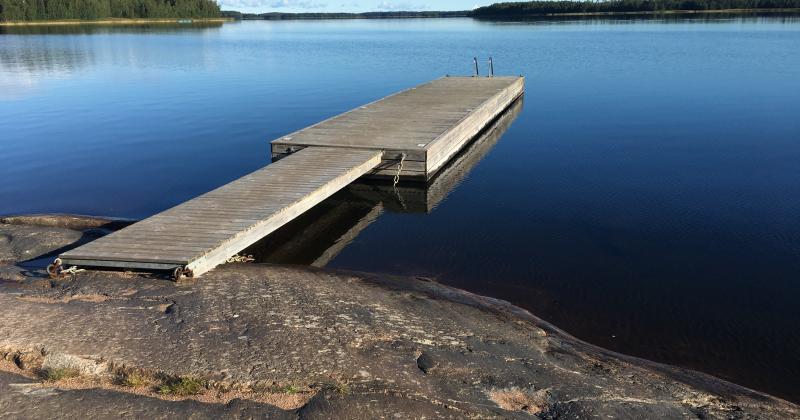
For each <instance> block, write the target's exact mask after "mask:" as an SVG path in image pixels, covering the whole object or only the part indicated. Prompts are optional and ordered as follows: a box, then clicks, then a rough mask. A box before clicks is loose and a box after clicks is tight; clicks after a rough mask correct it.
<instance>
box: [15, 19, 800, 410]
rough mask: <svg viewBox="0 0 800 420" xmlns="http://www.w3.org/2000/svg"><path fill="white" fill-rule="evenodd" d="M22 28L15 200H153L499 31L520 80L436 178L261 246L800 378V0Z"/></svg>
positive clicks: (371, 187) (47, 204) (322, 213)
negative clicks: (689, 15)
mask: <svg viewBox="0 0 800 420" xmlns="http://www.w3.org/2000/svg"><path fill="white" fill-rule="evenodd" d="M3 32H4V33H3V34H2V35H0V127H2V135H0V146H2V153H0V174H1V175H2V179H3V182H2V183H0V214H10V213H38V212H63V213H78V214H92V215H105V216H117V217H133V218H142V217H147V216H149V215H151V214H154V213H156V212H158V211H160V210H163V209H166V208H168V207H171V206H173V205H175V204H178V203H180V202H183V201H185V200H187V199H190V198H192V197H194V196H197V195H199V194H201V193H203V192H206V191H208V190H210V189H212V188H214V187H217V186H219V185H222V184H224V183H226V182H229V181H231V180H233V179H236V178H238V177H240V176H242V175H244V174H246V173H248V172H250V171H252V170H254V169H257V168H259V167H261V166H263V165H265V164H268V163H269V160H270V158H269V147H268V140H271V139H274V138H277V137H279V136H281V135H283V134H286V133H288V132H291V131H293V130H296V129H299V128H302V127H305V126H308V125H310V124H313V123H315V122H317V121H319V120H321V119H324V118H327V117H329V116H332V115H335V114H337V113H340V112H343V111H346V110H348V109H350V108H353V107H355V106H358V105H361V104H363V103H366V102H369V101H372V100H375V99H377V98H380V97H382V96H385V95H387V94H390V93H393V92H395V91H397V90H400V89H404V88H407V87H409V86H412V85H415V84H418V83H422V82H425V81H428V80H430V79H433V78H436V77H440V76H442V75H444V74H448V73H449V74H469V73H470V72H471V61H472V57H473V56H478V57H480V58H481V62H482V63H485V59H486V58H488V56H489V55H492V56H494V59H495V70H496V72H497V73H498V74H524V75H525V76H526V77H527V80H526V83H527V89H526V95H525V98H524V103H518V104H517V105H516V106H515V108H514V109H512V112H511V113H510V114H511V115H508V116H507V117H506V118H505V119H501V121H499V122H498V127H495V131H493V133H494V134H491V133H490V135H486V136H484V138H483V140H480V139H479V143H477V144H476V145H474V147H473V148H472V149H471V150H468V151H467V152H465V154H464V155H462V161H461V163H460V166H455V167H454V168H453V170H452V171H451V172H449V173H444V174H442V176H440V177H439V178H437V181H438V184H436V185H435V186H434V187H435V188H432V189H427V190H426V189H424V188H420V187H419V186H415V185H402V186H401V188H400V189H399V190H398V191H399V193H396V192H394V191H393V190H392V189H391V188H387V186H386V185H383V184H368V183H367V184H364V183H362V184H359V185H356V186H354V187H353V188H351V189H348V190H346V191H343V192H342V193H340V194H337V195H336V196H334V197H333V198H331V199H330V200H328V201H327V202H325V203H323V204H322V205H320V206H319V207H318V208H315V209H313V210H312V211H311V212H310V213H309V214H308V215H307V216H306V217H304V218H302V219H300V220H298V221H297V222H296V223H293V224H292V225H291V226H288V227H287V228H286V229H283V230H281V231H279V232H276V235H273V236H270V237H268V238H266V239H265V240H264V241H262V242H261V243H259V244H258V245H257V246H255V247H254V248H252V249H251V251H252V252H253V253H254V254H256V256H257V257H258V259H259V260H260V261H266V262H279V263H293V264H314V265H320V266H327V267H332V268H344V269H354V270H362V271H377V272H384V273H396V274H411V275H419V276H425V277H431V278H435V279H436V280H438V281H440V282H442V283H446V284H449V285H453V286H457V287H461V288H464V289H467V290H470V291H474V292H477V293H481V294H485V295H489V296H493V297H497V298H501V299H506V300H509V301H511V302H512V303H514V304H516V305H519V306H521V307H524V308H526V309H529V310H531V311H532V312H533V313H535V314H536V315H537V316H540V317H541V318H543V319H545V320H547V321H550V322H552V323H553V324H555V325H557V326H558V327H560V328H563V329H564V330H566V331H568V332H570V333H572V334H574V335H576V336H577V337H579V338H582V339H585V340H587V341H589V342H592V343H595V344H598V345H601V346H604V347H607V348H610V349H613V350H617V351H621V352H624V353H627V354H632V355H637V356H642V357H645V358H649V359H653V360H657V361H662V362H667V363H672V364H678V365H681V366H686V367H690V368H694V369H698V370H701V371H704V372H708V373H711V374H714V375H716V376H719V377H722V378H725V379H729V380H732V381H734V382H737V383H740V384H743V385H747V386H750V387H753V388H756V389H759V390H763V391H766V392H770V393H773V394H775V395H778V396H782V397H784V398H788V399H791V400H793V401H800V389H798V386H797V380H796V378H797V377H800V357H798V356H797V352H796V349H797V348H800V330H798V329H797V328H796V320H797V319H800V305H797V304H796V298H795V297H796V296H797V294H798V292H800V284H798V282H797V279H798V273H800V119H798V118H797V109H800V77H799V76H800V70H799V69H800V56H798V55H797V54H796V51H795V50H796V49H797V45H798V44H800V19H797V18H793V17H752V18H751V17H748V18H718V19H717V18H712V19H670V20H669V21H661V20H658V19H652V20H637V19H626V20H587V21H559V22H550V23H548V22H523V23H520V22H517V23H511V22H507V23H497V22H479V21H473V20H470V19H444V20H440V19H431V20H416V19H414V20H376V21H314V22H298V21H295V22H242V23H233V24H225V25H222V26H212V27H190V28H182V27H177V26H176V27H169V26H153V27H69V28H60V29H55V28H46V29H45V28H42V29H40V30H34V29H30V28H28V29H26V30H25V31H23V32H20V31H16V32H15V31H14V30H13V29H8V28H6V29H3ZM481 70H482V71H485V64H482V68H481ZM435 182H436V181H435Z"/></svg>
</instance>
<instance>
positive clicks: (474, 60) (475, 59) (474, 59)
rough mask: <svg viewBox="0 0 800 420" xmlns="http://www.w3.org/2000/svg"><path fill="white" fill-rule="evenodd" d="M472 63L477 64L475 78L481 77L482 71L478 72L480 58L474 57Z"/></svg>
mask: <svg viewBox="0 0 800 420" xmlns="http://www.w3.org/2000/svg"><path fill="white" fill-rule="evenodd" d="M472 61H473V62H474V63H475V77H478V76H480V75H481V73H480V71H478V57H472Z"/></svg>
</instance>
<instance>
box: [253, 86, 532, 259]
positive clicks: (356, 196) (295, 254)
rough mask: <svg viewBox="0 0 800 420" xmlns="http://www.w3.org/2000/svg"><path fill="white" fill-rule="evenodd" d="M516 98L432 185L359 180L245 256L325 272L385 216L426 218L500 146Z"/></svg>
mask: <svg viewBox="0 0 800 420" xmlns="http://www.w3.org/2000/svg"><path fill="white" fill-rule="evenodd" d="M523 101H524V96H522V97H520V98H519V99H517V100H516V101H515V102H514V103H512V104H511V105H510V106H509V107H508V109H506V110H505V111H504V112H503V113H502V114H501V115H500V116H499V117H498V118H497V119H496V120H495V121H494V122H493V123H492V124H491V125H490V126H489V127H487V128H486V129H485V130H484V131H483V132H481V134H480V135H479V136H478V137H477V138H476V139H474V140H473V141H472V142H471V143H470V144H469V145H468V146H467V147H465V148H464V150H462V151H461V152H460V153H459V154H458V155H457V156H456V157H454V158H453V159H452V160H451V161H450V162H449V163H448V164H447V166H445V167H444V168H443V169H442V170H441V171H439V173H438V174H437V175H436V176H435V177H434V178H433V179H432V180H431V181H429V182H428V183H400V184H398V185H397V187H393V186H392V184H391V182H386V181H371V180H359V181H356V182H354V183H352V184H350V185H349V186H347V187H346V188H344V189H342V190H341V191H339V192H338V193H336V194H335V195H333V196H332V197H330V198H329V199H327V200H325V201H323V202H322V203H320V204H319V205H317V206H315V207H314V208H312V209H311V210H309V211H307V212H306V213H305V214H303V215H301V216H300V217H298V218H296V219H295V220H293V221H292V222H290V223H288V224H287V225H285V226H283V227H282V228H280V229H278V230H277V231H275V232H273V233H271V234H270V235H268V236H267V237H265V238H264V239H262V240H261V241H259V242H257V243H255V244H253V245H252V246H251V247H249V248H248V249H246V250H244V251H243V252H242V254H243V255H252V256H253V257H254V258H255V260H256V262H260V263H275V264H298V265H310V266H314V267H325V266H326V265H327V264H328V263H329V262H330V261H332V260H333V259H334V258H336V256H337V255H339V253H340V252H342V251H343V250H344V249H345V248H346V247H347V245H348V244H350V243H351V242H352V241H353V240H354V239H356V238H357V237H358V235H359V234H360V233H361V232H362V231H363V230H364V229H366V228H367V227H368V226H369V225H371V224H372V223H373V222H375V221H376V220H377V219H378V218H379V217H380V216H381V215H382V214H383V213H384V212H387V211H388V212H396V213H420V214H427V213H430V212H432V211H434V210H435V209H436V206H437V205H439V203H441V202H442V201H443V200H444V199H445V198H447V195H448V194H450V192H452V191H453V190H454V189H455V188H457V187H458V185H459V184H460V183H461V181H463V180H464V179H465V178H466V177H467V175H468V174H469V173H470V171H471V170H472V169H473V168H474V167H475V166H476V165H477V164H478V163H479V162H480V161H481V159H483V158H484V156H486V155H487V154H488V153H489V152H490V151H491V150H492V148H493V147H494V146H495V144H497V142H498V141H499V140H500V138H501V137H502V136H503V134H504V133H505V132H506V130H507V129H508V128H509V127H510V126H511V124H512V123H513V122H514V120H515V119H516V118H517V116H518V115H519V114H520V112H521V111H522V107H523Z"/></svg>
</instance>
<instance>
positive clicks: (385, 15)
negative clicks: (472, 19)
mask: <svg viewBox="0 0 800 420" xmlns="http://www.w3.org/2000/svg"><path fill="white" fill-rule="evenodd" d="M222 14H223V15H224V16H225V17H230V18H234V19H244V20H295V19H396V18H443V17H469V16H470V12H469V11H456V12H450V11H446V12H436V11H425V12H365V13H280V12H269V13H258V14H256V13H240V12H235V11H224V12H222Z"/></svg>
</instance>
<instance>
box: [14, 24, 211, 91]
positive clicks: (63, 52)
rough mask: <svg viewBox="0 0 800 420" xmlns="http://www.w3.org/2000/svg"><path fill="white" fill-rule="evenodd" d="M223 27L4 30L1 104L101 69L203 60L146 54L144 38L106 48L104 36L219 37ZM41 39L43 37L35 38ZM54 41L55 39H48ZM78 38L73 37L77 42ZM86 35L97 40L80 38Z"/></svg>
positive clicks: (185, 54)
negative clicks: (211, 33)
mask: <svg viewBox="0 0 800 420" xmlns="http://www.w3.org/2000/svg"><path fill="white" fill-rule="evenodd" d="M221 25H222V24H221V23H209V24H192V25H177V24H176V25H172V24H164V25H134V26H115V25H112V26H103V25H60V26H15V27H0V34H3V33H5V34H16V35H22V36H5V35H0V36H2V37H3V38H2V41H3V42H2V43H0V99H13V98H16V97H19V96H22V95H24V94H25V93H26V92H28V91H30V90H32V89H34V88H35V87H36V86H37V85H38V84H39V83H40V82H41V81H42V80H46V79H63V78H67V77H69V76H70V75H71V74H73V73H75V72H77V71H81V70H83V69H86V68H89V67H94V66H96V65H97V64H98V62H99V63H103V64H105V63H112V64H114V65H119V66H125V67H128V68H146V67H161V66H163V65H164V62H165V58H166V59H167V60H174V61H175V62H178V63H182V64H187V63H194V62H196V61H197V60H198V59H205V58H207V57H205V55H204V54H199V55H198V54H197V51H196V49H192V48H178V49H173V50H174V51H172V53H170V54H166V55H165V53H164V48H168V47H159V46H156V47H155V48H152V47H148V48H142V47H143V44H142V38H139V37H119V38H114V42H113V43H112V42H108V41H107V40H106V38H105V37H104V36H103V35H112V34H113V35H117V34H149V35H158V34H174V33H193V34H196V33H198V32H204V31H216V30H218V29H219V27H220V26H221ZM36 35H41V36H36ZM50 35H55V36H50ZM73 35H74V36H73ZM82 35H99V37H98V36H82Z"/></svg>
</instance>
